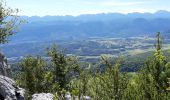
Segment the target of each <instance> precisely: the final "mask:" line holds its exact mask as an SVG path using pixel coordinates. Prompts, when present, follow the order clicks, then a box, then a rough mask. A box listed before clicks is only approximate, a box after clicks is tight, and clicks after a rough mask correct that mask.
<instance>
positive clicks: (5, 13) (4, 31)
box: [0, 0, 23, 44]
mask: <svg viewBox="0 0 170 100" xmlns="http://www.w3.org/2000/svg"><path fill="white" fill-rule="evenodd" d="M18 11H19V10H18V9H12V8H10V7H7V6H6V4H5V2H4V1H3V0H0V44H4V43H7V42H8V41H9V36H11V35H13V34H15V33H16V32H17V31H18V26H19V25H20V24H21V23H22V22H23V20H21V19H20V17H19V16H18V15H17V13H18Z"/></svg>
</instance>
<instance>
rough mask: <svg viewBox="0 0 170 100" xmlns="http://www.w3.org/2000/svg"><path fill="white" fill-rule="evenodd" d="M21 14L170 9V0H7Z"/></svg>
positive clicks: (40, 14)
mask: <svg viewBox="0 0 170 100" xmlns="http://www.w3.org/2000/svg"><path fill="white" fill-rule="evenodd" d="M6 2H7V5H8V6H10V7H12V8H18V9H20V13H19V14H20V15H27V16H35V15H37V16H45V15H73V16H77V15H80V14H96V13H110V12H120V13H125V14H126V13H131V12H142V13H143V12H151V13H153V12H156V11H158V10H167V11H170V0H6Z"/></svg>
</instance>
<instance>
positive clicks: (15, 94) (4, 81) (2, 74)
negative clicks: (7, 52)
mask: <svg viewBox="0 0 170 100" xmlns="http://www.w3.org/2000/svg"><path fill="white" fill-rule="evenodd" d="M9 77H11V70H10V66H9V65H8V64H7V59H6V58H5V56H4V55H3V54H2V53H0V100H24V89H21V88H19V87H17V85H16V83H15V81H14V80H12V79H11V78H9Z"/></svg>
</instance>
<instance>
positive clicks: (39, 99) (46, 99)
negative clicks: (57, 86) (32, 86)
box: [32, 93, 53, 100]
mask: <svg viewBox="0 0 170 100" xmlns="http://www.w3.org/2000/svg"><path fill="white" fill-rule="evenodd" d="M32 100H53V94H50V93H40V94H34V95H33V96H32Z"/></svg>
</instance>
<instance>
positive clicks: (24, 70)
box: [17, 56, 53, 98]
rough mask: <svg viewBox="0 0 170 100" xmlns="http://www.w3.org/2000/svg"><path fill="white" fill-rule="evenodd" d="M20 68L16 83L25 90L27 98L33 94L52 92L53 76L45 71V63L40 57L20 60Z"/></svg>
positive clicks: (28, 57)
mask: <svg viewBox="0 0 170 100" xmlns="http://www.w3.org/2000/svg"><path fill="white" fill-rule="evenodd" d="M20 66H21V73H20V74H19V76H18V77H17V78H18V79H17V83H18V85H20V86H21V87H23V88H25V89H26V91H27V94H28V96H27V97H28V98H29V97H30V96H31V95H32V94H34V93H42V92H51V91H52V89H53V88H52V87H53V84H52V78H53V75H52V73H50V72H48V71H46V70H45V68H46V62H45V61H44V60H43V59H42V58H41V57H40V56H37V57H33V56H27V57H25V58H24V59H23V60H22V62H21V63H20ZM47 85H48V86H47Z"/></svg>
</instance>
